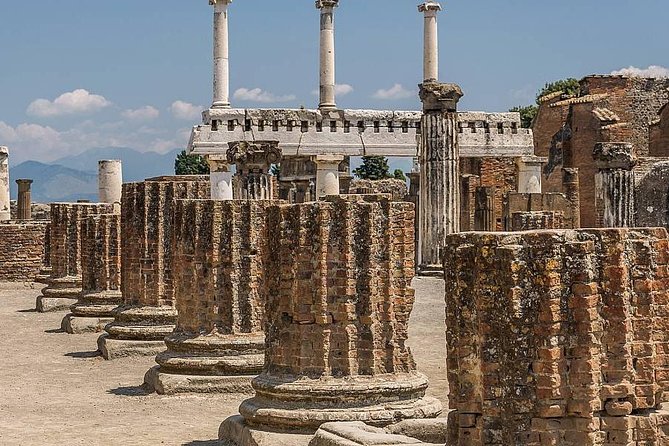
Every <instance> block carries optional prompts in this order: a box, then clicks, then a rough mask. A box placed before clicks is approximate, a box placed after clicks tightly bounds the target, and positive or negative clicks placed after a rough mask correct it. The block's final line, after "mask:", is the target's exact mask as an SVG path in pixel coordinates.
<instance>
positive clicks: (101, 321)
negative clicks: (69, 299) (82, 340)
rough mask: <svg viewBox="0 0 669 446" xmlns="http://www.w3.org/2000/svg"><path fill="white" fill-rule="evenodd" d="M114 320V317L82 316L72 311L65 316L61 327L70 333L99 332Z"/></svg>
mask: <svg viewBox="0 0 669 446" xmlns="http://www.w3.org/2000/svg"><path fill="white" fill-rule="evenodd" d="M113 321H114V318H113V317H106V318H105V317H81V316H75V315H73V314H71V313H70V314H68V315H66V316H65V317H64V318H63V321H62V322H61V324H60V328H62V329H63V331H65V332H67V333H70V334H82V333H99V332H101V331H103V330H104V329H105V325H107V324H109V323H110V322H113Z"/></svg>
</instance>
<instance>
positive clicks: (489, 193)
mask: <svg viewBox="0 0 669 446" xmlns="http://www.w3.org/2000/svg"><path fill="white" fill-rule="evenodd" d="M496 226H497V221H496V219H495V188H494V187H477V188H476V192H475V195H474V230H475V231H487V232H494V231H495V229H496Z"/></svg>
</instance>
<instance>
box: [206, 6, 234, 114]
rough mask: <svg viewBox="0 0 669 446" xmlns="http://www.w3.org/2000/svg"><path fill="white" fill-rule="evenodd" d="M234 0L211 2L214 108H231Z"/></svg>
mask: <svg viewBox="0 0 669 446" xmlns="http://www.w3.org/2000/svg"><path fill="white" fill-rule="evenodd" d="M230 3H232V0H209V4H210V5H213V6H214V101H213V103H212V105H211V107H212V108H229V107H230V65H229V58H228V5H229V4H230Z"/></svg>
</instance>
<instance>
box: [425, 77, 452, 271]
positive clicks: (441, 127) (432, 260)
mask: <svg viewBox="0 0 669 446" xmlns="http://www.w3.org/2000/svg"><path fill="white" fill-rule="evenodd" d="M461 97H462V90H461V89H460V87H459V86H457V85H455V84H441V83H437V82H428V83H424V84H421V85H420V98H421V101H422V102H423V117H422V118H421V144H420V157H419V159H420V172H421V177H420V211H419V218H420V229H419V239H420V251H419V272H420V273H421V274H439V275H441V272H440V270H441V266H440V265H441V262H442V259H441V252H442V248H443V245H444V238H445V236H446V235H448V234H452V233H454V232H459V231H460V166H459V164H460V149H459V147H458V130H457V123H458V114H457V104H458V101H459V100H460V98H461Z"/></svg>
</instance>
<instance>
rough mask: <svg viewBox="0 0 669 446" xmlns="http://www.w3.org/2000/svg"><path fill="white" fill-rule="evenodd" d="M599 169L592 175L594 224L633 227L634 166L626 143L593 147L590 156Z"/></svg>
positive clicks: (634, 162) (599, 144) (632, 150)
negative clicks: (595, 221)
mask: <svg viewBox="0 0 669 446" xmlns="http://www.w3.org/2000/svg"><path fill="white" fill-rule="evenodd" d="M592 156H593V158H594V160H595V165H596V166H597V168H598V169H599V172H597V175H596V176H595V209H596V212H597V223H598V225H600V227H604V228H629V227H633V226H634V172H633V171H632V169H633V168H634V166H635V165H636V163H637V158H636V155H635V154H634V146H633V145H632V144H629V143H621V142H609V143H597V144H595V150H594V151H593V154H592Z"/></svg>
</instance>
